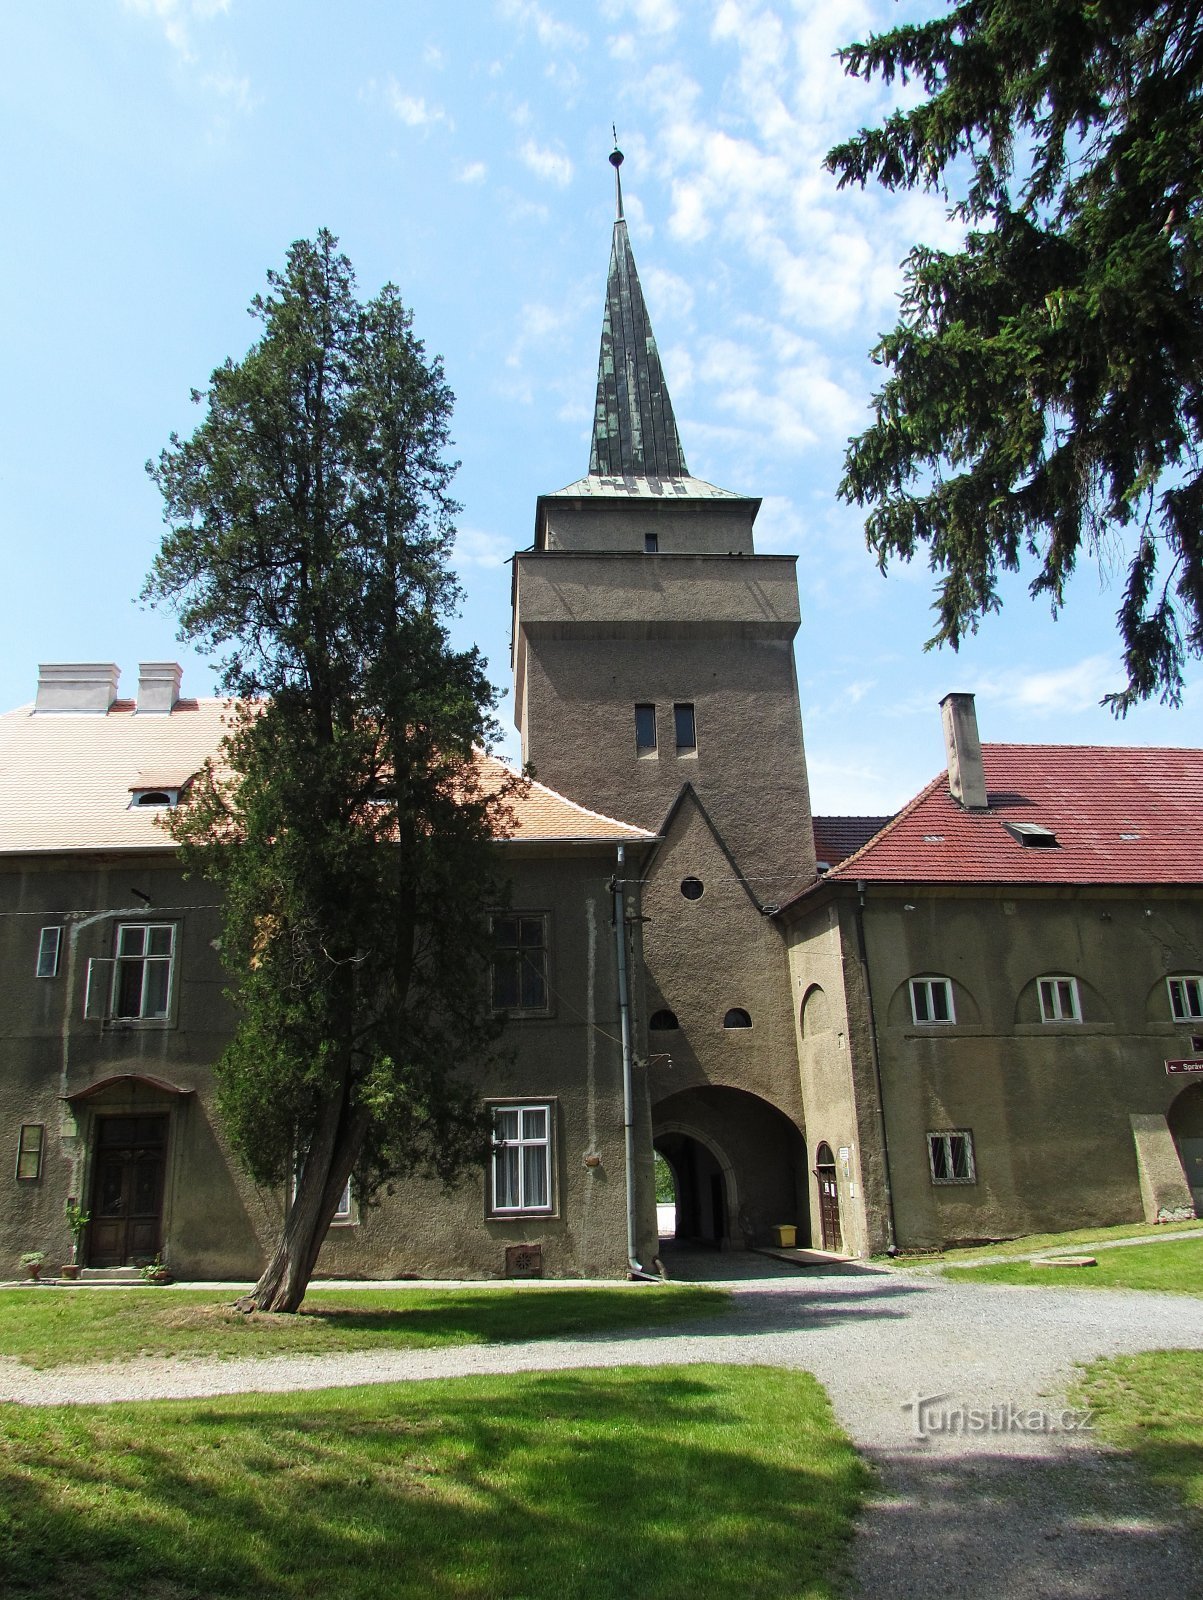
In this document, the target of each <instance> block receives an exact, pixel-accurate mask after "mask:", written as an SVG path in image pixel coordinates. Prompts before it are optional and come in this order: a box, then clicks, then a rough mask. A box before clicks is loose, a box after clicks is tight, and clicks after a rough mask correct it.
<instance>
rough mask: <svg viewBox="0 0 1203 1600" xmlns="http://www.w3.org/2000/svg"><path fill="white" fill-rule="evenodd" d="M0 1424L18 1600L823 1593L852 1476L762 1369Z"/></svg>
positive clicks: (838, 1443)
mask: <svg viewBox="0 0 1203 1600" xmlns="http://www.w3.org/2000/svg"><path fill="white" fill-rule="evenodd" d="M2 1421H3V1435H2V1437H3V1439H4V1444H5V1449H4V1454H3V1469H2V1470H3V1495H2V1496H0V1504H2V1505H3V1511H2V1512H0V1578H3V1587H5V1588H6V1590H7V1592H8V1593H10V1594H14V1595H21V1596H30V1597H33V1596H37V1597H41V1596H51V1595H59V1594H63V1593H67V1592H71V1593H74V1594H76V1595H79V1596H81V1597H84V1600H109V1597H113V1600H116V1597H119V1596H120V1597H125V1596H128V1595H129V1594H131V1593H134V1594H138V1595H145V1594H153V1595H154V1596H155V1597H156V1600H176V1597H183V1596H198V1597H199V1596H210V1595H213V1596H217V1595H222V1596H231V1597H235V1596H244V1595H245V1596H251V1595H254V1596H257V1597H264V1596H270V1597H275V1596H290V1597H291V1596H306V1597H308V1596H312V1595H324V1594H337V1595H339V1596H340V1600H377V1597H384V1596H386V1595H387V1596H389V1597H390V1600H392V1597H397V1596H403V1597H410V1596H413V1597H419V1596H421V1597H423V1600H425V1597H427V1596H436V1597H484V1596H489V1597H494V1596H524V1597H530V1600H537V1597H541V1596H558V1597H559V1596H565V1597H571V1596H578V1595H579V1596H585V1595H589V1596H591V1597H593V1596H610V1595H620V1594H626V1593H628V1592H638V1593H641V1594H643V1595H647V1596H664V1597H676V1596H681V1597H686V1596H688V1597H689V1600H694V1597H696V1596H697V1595H698V1594H699V1593H710V1594H739V1595H741V1596H763V1597H766V1600H767V1597H770V1596H771V1597H773V1600H778V1597H780V1596H784V1595H791V1596H815V1597H822V1596H830V1595H834V1594H836V1593H838V1592H840V1591H841V1588H842V1585H841V1582H840V1574H841V1573H842V1571H843V1570H844V1567H845V1564H846V1559H847V1540H848V1536H849V1533H850V1529H851V1526H852V1517H853V1515H854V1512H855V1510H856V1506H857V1503H858V1499H859V1496H860V1494H861V1492H862V1490H863V1488H864V1486H865V1482H866V1475H865V1470H864V1468H863V1467H862V1465H861V1464H860V1462H859V1460H858V1458H857V1457H856V1455H855V1453H854V1452H853V1450H852V1448H851V1446H850V1445H849V1444H848V1442H847V1441H846V1440H844V1439H843V1438H842V1436H840V1435H839V1434H838V1432H837V1431H836V1430H835V1427H834V1423H833V1422H832V1419H831V1414H830V1410H829V1408H828V1406H827V1403H826V1400H825V1398H824V1397H823V1395H822V1392H821V1390H819V1388H818V1386H817V1385H816V1384H815V1383H814V1381H813V1379H810V1378H809V1377H807V1376H806V1375H805V1374H792V1373H782V1372H776V1371H770V1370H767V1369H761V1368H739V1369H720V1368H710V1367H691V1368H688V1369H681V1368H665V1369H660V1370H658V1371H655V1372H651V1371H648V1370H646V1369H638V1368H620V1369H611V1370H608V1371H605V1372H575V1373H559V1374H523V1375H518V1376H515V1377H508V1378H496V1377H490V1378H476V1379H466V1380H465V1379H461V1380H455V1381H453V1382H448V1383H440V1384H417V1385H404V1386H397V1387H388V1388H380V1389H370V1390H346V1391H340V1392H339V1393H338V1394H337V1395H335V1396H330V1395H323V1396H317V1395H296V1396H290V1397H287V1398H286V1399H280V1398H278V1397H271V1398H270V1399H268V1398H263V1397H246V1398H242V1399H239V1400H237V1401H224V1402H222V1403H220V1404H215V1403H213V1402H205V1403H195V1402H189V1403H173V1404H155V1405H146V1406H121V1407H111V1408H72V1409H66V1408H64V1409H63V1410H60V1411H52V1412H39V1413H33V1412H25V1411H18V1410H17V1409H16V1408H14V1409H13V1410H12V1411H11V1412H9V1413H7V1414H5V1415H4V1416H3V1419H2Z"/></svg>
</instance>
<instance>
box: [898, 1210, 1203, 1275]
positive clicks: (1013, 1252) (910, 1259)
mask: <svg viewBox="0 0 1203 1600" xmlns="http://www.w3.org/2000/svg"><path fill="white" fill-rule="evenodd" d="M1193 1228H1198V1229H1200V1230H1203V1220H1201V1219H1196V1220H1195V1221H1194V1222H1172V1223H1164V1222H1121V1223H1119V1224H1118V1225H1117V1226H1115V1227H1111V1228H1073V1229H1071V1230H1070V1231H1069V1232H1067V1233H1028V1234H1025V1235H1024V1236H1023V1237H1022V1238H1020V1239H1002V1240H1000V1241H999V1243H998V1244H977V1245H966V1246H965V1247H964V1248H958V1249H955V1250H910V1251H903V1252H902V1253H901V1254H899V1255H898V1256H896V1257H895V1258H894V1260H895V1262H896V1264H897V1265H898V1266H903V1267H905V1266H911V1267H915V1266H943V1265H944V1264H945V1263H946V1262H955V1261H968V1260H970V1259H976V1258H977V1257H978V1256H1022V1255H1031V1254H1032V1253H1033V1252H1034V1251H1035V1252H1039V1251H1042V1250H1056V1249H1058V1248H1059V1247H1060V1246H1061V1245H1074V1244H1102V1243H1104V1242H1105V1241H1106V1240H1108V1239H1141V1238H1144V1237H1145V1235H1146V1234H1147V1235H1148V1236H1149V1237H1150V1238H1153V1237H1155V1236H1156V1235H1157V1234H1165V1233H1177V1232H1178V1231H1179V1230H1180V1229H1181V1230H1184V1231H1185V1230H1186V1229H1193ZM883 1259H884V1257H883Z"/></svg>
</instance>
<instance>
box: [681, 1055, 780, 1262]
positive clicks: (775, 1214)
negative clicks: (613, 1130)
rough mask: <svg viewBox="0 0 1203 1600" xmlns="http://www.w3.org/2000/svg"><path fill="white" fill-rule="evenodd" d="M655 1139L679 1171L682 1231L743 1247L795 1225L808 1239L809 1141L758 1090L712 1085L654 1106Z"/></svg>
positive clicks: (699, 1239) (702, 1240)
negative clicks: (776, 1230) (785, 1227)
mask: <svg viewBox="0 0 1203 1600" xmlns="http://www.w3.org/2000/svg"><path fill="white" fill-rule="evenodd" d="M652 1130H653V1134H652V1137H653V1143H654V1145H655V1148H656V1149H657V1150H658V1151H659V1152H660V1154H661V1155H662V1156H663V1157H664V1158H665V1160H666V1161H667V1162H668V1164H669V1166H670V1167H671V1168H672V1170H673V1177H674V1180H675V1183H676V1190H677V1238H678V1239H679V1240H680V1241H681V1242H682V1243H689V1242H692V1243H694V1244H709V1245H712V1246H714V1247H716V1248H718V1249H736V1250H743V1249H746V1248H748V1247H749V1246H750V1245H754V1244H767V1243H769V1242H770V1241H771V1239H772V1234H773V1230H774V1229H775V1228H777V1227H779V1226H781V1225H782V1224H792V1225H793V1226H794V1227H795V1228H797V1230H798V1241H799V1243H805V1242H808V1240H809V1235H810V1225H809V1204H808V1195H809V1182H808V1176H807V1163H806V1145H805V1142H804V1140H803V1138H802V1134H801V1132H800V1131H799V1129H798V1128H797V1127H796V1126H795V1124H794V1123H793V1122H792V1121H791V1120H790V1119H789V1118H788V1117H787V1116H785V1115H784V1114H783V1113H782V1112H780V1111H778V1110H777V1108H776V1107H775V1106H773V1105H770V1104H769V1103H768V1101H767V1100H762V1099H761V1098H760V1097H759V1095H754V1094H749V1093H748V1092H747V1091H745V1090H743V1089H729V1088H719V1087H715V1086H712V1085H706V1086H704V1087H701V1088H697V1089H687V1090H683V1091H682V1092H681V1093H680V1094H675V1095H670V1096H668V1097H667V1098H666V1099H664V1100H661V1101H660V1102H659V1103H658V1104H657V1105H656V1106H654V1107H653V1109H652Z"/></svg>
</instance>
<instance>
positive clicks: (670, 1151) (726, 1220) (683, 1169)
mask: <svg viewBox="0 0 1203 1600" xmlns="http://www.w3.org/2000/svg"><path fill="white" fill-rule="evenodd" d="M655 1149H656V1153H657V1155H660V1156H662V1157H663V1158H664V1160H665V1162H666V1163H667V1165H668V1167H669V1168H670V1170H671V1172H672V1176H673V1187H674V1189H675V1191H676V1221H675V1228H674V1231H673V1238H674V1239H675V1240H676V1241H677V1242H678V1243H681V1244H695V1245H696V1244H706V1245H712V1246H714V1248H715V1249H718V1250H721V1249H722V1247H723V1243H724V1241H726V1240H729V1239H730V1236H731V1225H730V1205H731V1195H730V1189H729V1185H728V1181H727V1174H726V1172H725V1171H724V1166H725V1162H724V1158H723V1156H722V1155H721V1153H719V1152H717V1151H716V1150H715V1149H713V1148H712V1147H711V1146H710V1144H709V1143H708V1142H703V1140H702V1139H700V1138H698V1137H697V1136H696V1135H694V1134H691V1133H688V1132H686V1131H685V1129H683V1128H675V1127H668V1128H665V1129H663V1130H662V1131H661V1132H660V1133H659V1134H658V1135H657V1137H656V1141H655Z"/></svg>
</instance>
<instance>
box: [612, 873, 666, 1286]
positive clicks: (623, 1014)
mask: <svg viewBox="0 0 1203 1600" xmlns="http://www.w3.org/2000/svg"><path fill="white" fill-rule="evenodd" d="M626 859H627V858H626V848H625V846H623V845H621V844H620V845H619V846H618V866H617V870H616V872H615V874H614V941H615V952H616V955H617V958H618V1022H619V1030H618V1031H619V1033H620V1035H621V1037H622V1130H623V1136H624V1139H625V1143H626V1179H627V1266H628V1267H629V1268H630V1273H631V1276H632V1277H633V1278H645V1279H647V1280H648V1281H649V1282H652V1283H658V1282H659V1281H660V1280H659V1278H657V1277H656V1276H655V1275H654V1274H653V1273H650V1272H648V1270H647V1268H646V1267H644V1265H643V1264H642V1262H641V1261H640V1260H639V1258H638V1256H637V1255H636V1251H637V1250H638V1248H639V1240H638V1236H637V1230H636V1226H635V1088H634V1081H633V1073H632V1067H633V1064H634V1058H633V1052H632V1050H631V1002H630V996H629V991H628V986H627V910H626V884H625V881H624V879H623V873H624V872H625V870H626Z"/></svg>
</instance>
